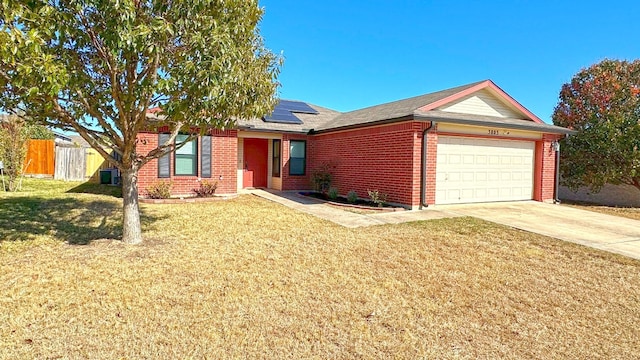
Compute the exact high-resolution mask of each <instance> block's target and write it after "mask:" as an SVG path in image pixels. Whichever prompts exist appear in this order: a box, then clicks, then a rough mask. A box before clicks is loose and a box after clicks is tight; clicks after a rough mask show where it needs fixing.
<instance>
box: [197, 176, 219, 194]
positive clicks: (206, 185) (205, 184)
mask: <svg viewBox="0 0 640 360" xmlns="http://www.w3.org/2000/svg"><path fill="white" fill-rule="evenodd" d="M217 188H218V182H217V181H213V182H211V181H209V180H202V181H200V187H199V188H197V189H193V192H194V193H196V196H197V197H213V196H214V195H215V194H216V189H217Z"/></svg>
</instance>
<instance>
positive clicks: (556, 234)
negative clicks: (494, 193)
mask: <svg viewBox="0 0 640 360" xmlns="http://www.w3.org/2000/svg"><path fill="white" fill-rule="evenodd" d="M436 208H437V209H438V210H441V211H445V212H451V213H455V214H458V215H463V216H473V217H477V218H480V219H483V220H487V221H491V222H495V223H498V224H502V225H506V226H510V227H514V228H517V229H521V230H526V231H530V232H533V233H537V234H541V235H546V236H549V237H553V238H556V239H560V240H565V241H570V242H573V243H577V244H581V245H585V246H590V247H593V248H596V249H601V250H606V251H610V252H614V253H618V254H622V255H625V256H629V257H632V258H635V259H640V221H638V220H633V219H627V218H623V217H618V216H613V215H607V214H602V213H597V212H593V211H587V210H581V209H576V208H572V207H568V206H562V205H554V204H546V203H540V202H536V201H523V202H510V203H487V204H464V205H439V206H437V207H436Z"/></svg>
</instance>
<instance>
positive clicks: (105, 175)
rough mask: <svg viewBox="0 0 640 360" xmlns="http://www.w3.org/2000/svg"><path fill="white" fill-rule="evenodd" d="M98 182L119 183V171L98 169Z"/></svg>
mask: <svg viewBox="0 0 640 360" xmlns="http://www.w3.org/2000/svg"><path fill="white" fill-rule="evenodd" d="M100 184H107V185H120V171H118V169H105V170H100Z"/></svg>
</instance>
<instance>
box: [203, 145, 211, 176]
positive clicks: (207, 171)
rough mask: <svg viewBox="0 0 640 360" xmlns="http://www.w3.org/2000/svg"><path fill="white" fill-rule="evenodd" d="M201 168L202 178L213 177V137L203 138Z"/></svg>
mask: <svg viewBox="0 0 640 360" xmlns="http://www.w3.org/2000/svg"><path fill="white" fill-rule="evenodd" d="M200 168H201V169H202V177H203V178H210V177H211V136H203V137H202V150H201V151H200Z"/></svg>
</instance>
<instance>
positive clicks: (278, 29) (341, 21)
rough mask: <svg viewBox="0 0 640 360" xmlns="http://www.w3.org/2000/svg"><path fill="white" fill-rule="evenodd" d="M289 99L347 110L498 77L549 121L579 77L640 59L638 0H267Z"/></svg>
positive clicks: (268, 30) (283, 91) (266, 32)
mask: <svg viewBox="0 0 640 360" xmlns="http://www.w3.org/2000/svg"><path fill="white" fill-rule="evenodd" d="M260 5H261V6H262V7H264V9H265V15H264V18H263V21H262V23H261V24H260V28H261V33H262V36H263V37H264V38H265V42H266V45H267V47H269V48H270V49H271V50H272V51H274V52H276V53H279V52H281V51H282V53H283V54H284V57H285V63H284V67H283V68H282V73H281V75H280V78H279V81H280V82H281V84H282V86H281V88H280V96H281V97H282V98H285V99H295V100H303V101H307V102H310V103H314V104H317V105H321V106H326V107H329V108H332V109H335V110H339V111H349V110H355V109H359V108H363V107H366V106H370V105H376V104H380V103H384V102H388V101H393V100H398V99H403V98H407V97H411V96H416V95H421V94H425V93H429V92H433V91H438V90H442V89H446V88H449V87H454V86H458V85H463V84H467V83H471V82H475V81H479V80H484V79H491V80H493V81H494V82H495V83H496V84H497V85H498V86H500V87H501V88H502V89H503V90H505V91H506V92H507V93H509V94H510V95H511V96H513V97H514V98H515V99H516V100H518V101H519V102H520V103H521V104H522V105H524V106H525V107H526V108H528V109H529V110H531V111H532V112H533V113H535V114H536V115H538V116H539V117H540V118H542V119H543V120H544V121H546V122H549V123H550V122H551V113H552V112H553V108H554V106H555V105H556V103H557V99H558V92H559V91H560V87H561V86H562V84H563V83H566V82H568V81H569V80H570V79H571V77H572V76H573V74H575V73H576V72H578V71H579V70H580V69H581V68H584V67H587V66H589V65H591V64H593V63H596V62H598V61H600V60H602V59H604V58H612V59H629V60H630V59H635V58H640V40H638V37H639V36H640V21H639V19H640V2H638V1H637V0H636V1H626V0H625V1H608V2H607V1H591V0H587V1H563V0H557V1H546V0H541V1H428V0H423V1H418V0H396V1H391V0H387V1H382V0H369V1H337V0H323V1H307V0H299V1H293V0H260Z"/></svg>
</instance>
